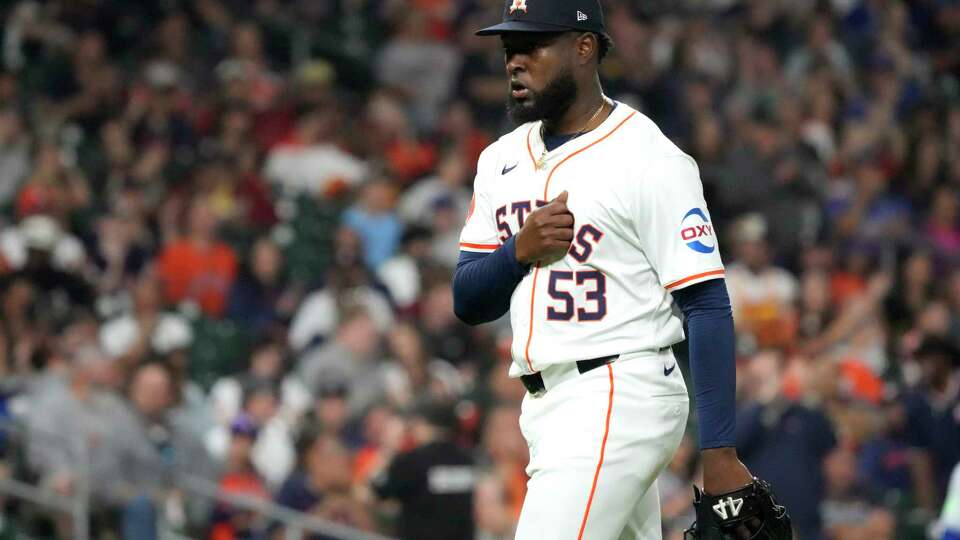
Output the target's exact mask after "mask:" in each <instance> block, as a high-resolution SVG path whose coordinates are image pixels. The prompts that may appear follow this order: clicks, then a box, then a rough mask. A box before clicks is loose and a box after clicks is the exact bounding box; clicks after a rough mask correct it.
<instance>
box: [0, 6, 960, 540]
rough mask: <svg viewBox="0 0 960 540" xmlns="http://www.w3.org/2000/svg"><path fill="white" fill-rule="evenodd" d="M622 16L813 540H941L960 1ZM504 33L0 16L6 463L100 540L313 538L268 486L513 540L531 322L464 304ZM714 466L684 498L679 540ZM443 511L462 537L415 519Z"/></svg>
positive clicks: (471, 19)
mask: <svg viewBox="0 0 960 540" xmlns="http://www.w3.org/2000/svg"><path fill="white" fill-rule="evenodd" d="M529 1H531V2H532V1H535V0H529ZM604 4H605V8H606V15H607V27H608V29H609V31H610V34H611V36H612V38H613V40H614V42H615V43H616V49H615V50H614V51H613V53H612V55H611V56H610V57H609V58H608V59H606V60H605V61H604V63H603V65H602V66H601V68H602V76H603V78H604V85H605V89H606V91H607V93H608V94H609V95H610V96H611V97H613V98H615V99H618V100H620V101H623V102H625V103H629V104H631V105H632V106H634V107H637V108H638V109H640V110H641V111H643V112H644V113H645V114H647V115H648V116H650V117H651V118H653V119H654V121H656V122H657V123H658V125H660V126H661V128H662V129H663V130H664V132H665V133H666V134H667V135H668V136H669V137H670V138H672V139H673V140H674V141H676V142H677V143H678V144H679V145H680V147H681V148H683V149H684V150H685V151H686V152H688V153H690V154H691V155H692V156H694V157H695V158H696V160H697V162H698V163H699V165H700V171H701V175H702V179H703V182H704V186H705V190H706V192H707V200H708V204H709V205H710V209H711V212H712V217H713V220H714V222H715V224H716V227H717V230H718V231H719V233H720V235H721V239H722V241H721V243H722V245H723V248H722V249H723V252H724V255H725V257H726V263H727V283H728V287H729V290H730V295H731V299H732V301H733V307H734V316H735V320H736V324H737V334H738V365H739V369H738V378H739V391H738V396H739V401H738V444H739V451H740V455H741V457H742V459H743V460H744V462H745V463H746V464H747V465H748V466H749V467H750V468H751V469H752V470H753V472H754V473H756V474H757V475H759V476H762V477H764V478H766V479H767V480H769V481H771V482H772V484H773V485H774V488H775V490H776V492H777V493H778V494H779V495H780V499H782V501H783V502H784V503H785V504H787V506H788V507H789V508H790V511H791V513H792V515H793V518H794V522H795V524H796V525H797V527H798V529H799V530H800V532H801V534H802V536H801V537H802V538H804V540H818V539H825V540H826V539H831V540H859V539H864V540H866V539H870V540H884V539H891V540H892V539H894V538H896V539H910V538H922V537H923V535H924V534H926V532H927V531H926V529H927V528H928V527H935V518H936V516H937V514H938V512H939V508H940V505H941V504H942V502H943V500H944V497H945V490H946V486H947V481H948V479H949V478H950V473H951V471H952V469H953V468H954V466H955V465H956V464H957V462H958V461H960V353H958V346H960V1H957V0H742V1H741V0H699V1H692V0H691V1H686V2H684V1H672V2H660V1H652V0H643V1H641V0H607V1H606V2H604ZM501 9H502V3H501V1H500V0H321V1H316V0H249V1H241V0H192V1H186V0H168V1H164V2H128V1H123V0H46V1H41V0H13V1H9V2H4V3H2V4H0V20H2V27H0V38H2V39H0V43H2V49H0V311H2V314H0V377H2V380H0V391H2V399H0V413H2V416H3V418H5V420H4V423H3V424H2V425H3V426H16V425H20V426H26V428H25V432H18V431H15V430H14V428H12V427H4V428H3V430H2V432H3V434H4V435H3V437H2V438H0V443H2V444H0V450H2V456H3V464H2V466H0V475H2V476H3V477H7V478H11V477H12V478H18V479H22V480H26V481H28V482H32V483H35V484H37V485H40V486H43V487H45V488H49V489H52V490H54V491H55V492H57V493H60V494H63V495H75V494H77V493H79V492H81V491H83V492H89V493H91V495H92V499H91V500H92V512H93V514H92V515H93V516H94V520H93V528H94V532H95V533H96V534H98V535H104V534H107V535H108V534H113V535H114V536H116V535H117V534H118V533H119V534H121V535H122V537H123V538H144V539H146V538H152V536H149V535H150V534H152V533H150V532H149V531H150V529H151V528H152V527H154V526H155V523H156V522H157V521H162V522H164V523H167V524H168V525H169V526H170V527H171V528H174V529H178V530H181V531H187V532H189V533H191V534H194V535H196V536H198V537H203V538H210V539H213V540H234V539H235V540H241V539H250V540H259V539H267V538H274V537H276V535H278V534H280V533H282V524H279V523H277V522H273V521H271V520H269V519H266V518H264V517H263V516H262V515H258V514H257V513H256V512H251V511H249V510H247V509H245V508H241V507H239V506H238V505H235V504H232V503H231V500H233V499H231V498H230V497H229V496H230V495H241V496H244V497H246V498H248V499H253V500H262V501H273V502H275V503H276V504H278V505H279V506H282V507H286V508H289V509H292V510H296V511H300V512H305V513H308V514H311V515H314V516H317V517H320V518H324V519H327V520H331V521H334V522H338V523H342V524H345V525H349V526H351V527H355V528H358V529H362V530H367V531H380V532H384V533H388V534H393V535H397V536H402V537H404V538H407V539H413V538H416V539H417V540H427V539H428V538H432V537H436V538H444V539H447V540H452V539H455V538H456V539H459V538H467V537H468V536H467V535H468V534H469V533H466V532H449V531H454V530H461V531H462V530H464V527H466V528H467V529H472V530H474V531H475V533H476V534H475V538H477V539H478V540H508V539H511V538H513V535H512V533H513V527H514V525H515V522H516V518H517V516H518V515H519V510H520V505H521V503H522V500H523V495H524V490H525V481H526V476H525V473H524V467H525V465H526V461H527V448H526V445H525V443H524V441H523V438H522V436H521V434H520V431H519V428H518V426H517V417H518V415H519V402H520V399H521V398H522V396H523V392H524V390H523V387H522V385H520V384H519V383H517V382H516V381H512V380H510V379H508V378H507V375H506V373H507V366H508V364H509V357H508V355H509V347H508V344H509V339H510V336H509V324H507V323H506V322H504V321H501V322H499V323H495V324H492V325H487V326H485V327H480V328H469V327H466V326H465V325H463V324H461V323H460V322H459V321H457V320H456V318H455V316H454V314H453V311H452V295H451V288H450V278H451V272H452V269H453V267H454V266H455V265H456V262H457V257H458V236H459V232H460V227H461V225H462V223H463V218H464V216H465V215H466V212H467V207H468V206H469V201H470V197H471V190H472V185H471V183H472V178H473V174H474V171H475V164H476V160H477V157H478V156H479V153H480V152H481V151H482V149H483V148H484V147H485V146H486V145H487V144H489V143H490V142H491V141H492V140H494V139H495V138H496V137H497V136H499V134H502V133H504V132H505V131H507V130H509V129H510V126H509V124H508V123H507V120H506V118H505V114H504V102H505V99H506V94H507V89H508V88H507V84H506V78H505V75H504V71H503V54H502V50H501V48H500V43H499V41H498V40H496V39H483V38H477V37H475V36H474V35H473V30H475V29H477V28H480V27H481V26H483V25H484V24H487V23H491V22H492V21H494V20H496V19H497V18H498V17H499V16H500V12H501ZM694 420H695V419H692V425H691V433H693V432H694V431H695V430H696V425H695V422H694ZM693 441H695V437H693V436H691V437H688V439H687V440H685V442H684V444H683V446H682V447H681V450H680V451H679V452H678V454H677V456H676V458H675V459H674V461H673V462H672V463H671V464H670V466H669V468H668V470H667V471H666V472H665V473H664V475H663V477H662V478H661V480H660V488H661V499H662V511H663V515H664V531H665V537H666V538H669V539H670V540H676V539H678V538H680V533H681V531H682V529H683V528H684V527H685V526H687V525H689V523H690V522H691V521H692V515H691V506H690V496H691V491H690V487H689V486H690V483H691V482H692V481H695V480H696V479H697V475H698V464H697V451H696V448H695V443H694V442H693ZM445 460H446V461H445ZM441 462H442V463H444V464H445V465H444V468H443V469H442V471H441V472H442V473H443V474H439V475H437V474H432V473H433V472H436V471H435V470H434V471H428V472H429V473H430V474H427V476H428V477H429V479H428V481H426V483H425V484H424V482H421V481H420V480H414V479H413V478H414V477H416V478H420V476H416V475H415V474H414V473H413V472H411V471H414V472H416V471H419V472H417V474H420V475H421V476H422V474H421V473H424V471H425V470H426V468H425V467H427V465H424V464H425V463H426V464H430V463H441ZM464 467H465V469H464ZM197 482H208V483H209V484H210V485H215V486H218V487H219V489H220V491H221V494H222V496H221V497H220V498H215V499H212V500H205V499H204V498H202V497H197V496H195V495H194V494H193V493H194V492H193V491H191V487H190V485H191V483H193V484H195V483H197ZM421 484H424V485H426V488H425V487H424V485H421ZM438 486H439V488H442V489H439V492H442V493H446V494H452V495H462V497H460V496H453V497H452V498H451V497H438V498H431V497H428V496H426V495H425V491H424V490H425V489H426V491H431V489H432V488H437V487H438ZM434 491H436V490H434ZM390 501H393V502H390ZM434 515H436V516H440V517H444V516H445V518H446V519H447V521H456V523H452V522H451V523H448V525H449V526H450V527H454V528H451V529H443V528H442V526H440V525H436V523H437V522H434V525H435V527H434V528H435V531H434V533H433V534H435V535H438V536H424V535H423V534H427V533H420V532H416V531H419V530H420V529H418V528H417V527H418V526H419V525H418V524H417V523H415V521H416V519H415V518H416V516H434ZM2 516H3V518H4V519H2V520H0V521H2V523H0V527H2V528H3V530H4V531H6V530H8V529H10V528H12V527H20V528H22V529H23V530H30V531H33V532H34V533H35V534H39V533H37V532H36V531H38V530H41V531H46V532H45V534H48V535H50V536H57V535H59V536H60V537H69V536H70V533H69V530H70V523H69V521H68V520H66V519H65V517H64V516H62V515H58V514H50V513H43V512H39V511H37V510H36V509H33V508H30V507H28V506H27V505H24V504H22V503H18V502H16V501H13V500H7V501H4V502H3V512H2ZM438 519H439V518H438ZM440 522H443V519H440ZM437 527H439V529H437ZM455 527H461V528H460V529H456V528H455ZM437 530H446V531H448V532H436V531H437ZM318 538H325V537H324V536H318Z"/></svg>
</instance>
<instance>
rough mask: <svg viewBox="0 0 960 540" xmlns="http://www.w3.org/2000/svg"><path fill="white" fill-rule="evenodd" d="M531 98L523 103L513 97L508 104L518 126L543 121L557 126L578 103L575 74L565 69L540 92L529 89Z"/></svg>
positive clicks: (510, 113) (509, 112) (509, 111)
mask: <svg viewBox="0 0 960 540" xmlns="http://www.w3.org/2000/svg"><path fill="white" fill-rule="evenodd" d="M528 92H529V97H528V98H527V99H526V100H524V101H523V102H520V101H517V100H515V99H514V98H513V97H512V96H511V97H510V100H509V101H508V102H507V113H508V114H509V115H510V119H511V120H513V121H514V122H515V123H516V124H517V125H520V124H526V123H527V122H536V121H537V120H543V121H544V122H546V123H548V124H555V123H557V122H558V121H559V120H560V119H561V118H563V115H565V114H567V111H568V110H570V107H572V106H573V104H574V103H576V101H577V95H578V89H577V81H575V80H574V78H573V72H572V71H571V70H570V69H569V68H567V67H564V68H563V69H562V70H561V71H560V73H558V74H557V76H556V77H555V78H554V79H553V80H552V81H550V83H549V84H547V86H546V88H544V89H543V90H541V91H540V92H534V91H533V90H530V89H528Z"/></svg>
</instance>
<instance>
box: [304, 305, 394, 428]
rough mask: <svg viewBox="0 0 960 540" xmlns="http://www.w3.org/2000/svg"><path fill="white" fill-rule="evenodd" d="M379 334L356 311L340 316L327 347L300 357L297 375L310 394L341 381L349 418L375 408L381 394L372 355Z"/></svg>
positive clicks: (368, 316)
mask: <svg viewBox="0 0 960 540" xmlns="http://www.w3.org/2000/svg"><path fill="white" fill-rule="evenodd" d="M379 338H380V336H379V334H378V332H377V328H376V326H375V325H374V322H373V320H372V319H371V317H370V315H368V314H367V312H366V311H365V310H363V308H360V307H356V308H352V309H350V310H348V311H347V312H346V313H344V315H343V320H342V322H341V323H340V325H339V326H338V327H337V331H336V335H335V336H334V337H333V339H331V340H330V342H329V343H327V344H326V345H323V346H322V347H320V348H318V349H316V350H314V351H311V352H308V353H306V354H304V355H302V356H301V357H300V358H299V359H298V360H297V372H298V373H299V374H300V377H301V378H302V379H303V381H304V383H305V384H306V385H307V388H309V389H310V390H311V391H312V392H316V391H317V390H319V388H320V386H321V384H322V383H323V382H324V381H340V382H343V383H345V384H346V385H347V387H348V388H349V395H350V401H349V408H350V414H351V416H353V415H357V414H360V413H361V412H363V410H364V409H365V408H366V407H369V406H370V405H372V404H374V403H375V402H376V401H377V400H378V399H380V396H381V395H382V392H383V381H382V380H381V377H380V376H378V370H377V369H376V368H377V359H376V357H375V354H376V353H377V348H378V346H379Z"/></svg>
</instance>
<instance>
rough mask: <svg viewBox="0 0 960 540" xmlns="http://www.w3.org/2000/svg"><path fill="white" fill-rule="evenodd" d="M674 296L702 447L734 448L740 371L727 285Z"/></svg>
mask: <svg viewBox="0 0 960 540" xmlns="http://www.w3.org/2000/svg"><path fill="white" fill-rule="evenodd" d="M673 298H674V300H675V301H676V302H677V305H678V306H680V310H681V311H683V315H684V318H685V319H686V323H687V335H688V336H689V347H688V349H689V351H690V352H689V354H690V370H691V372H692V373H693V390H694V395H695V396H696V407H697V418H698V420H699V426H700V449H701V450H707V449H710V448H727V447H732V446H735V445H736V434H735V431H736V410H735V399H736V386H737V373H736V359H735V356H734V331H733V312H732V310H731V308H730V297H729V296H728V294H727V284H726V282H725V281H724V280H722V279H714V280H711V281H706V282H704V283H698V284H696V285H691V286H690V287H687V288H685V289H681V290H679V291H675V292H674V293H673Z"/></svg>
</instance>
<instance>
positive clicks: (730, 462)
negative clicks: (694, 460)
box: [700, 448, 753, 495]
mask: <svg viewBox="0 0 960 540" xmlns="http://www.w3.org/2000/svg"><path fill="white" fill-rule="evenodd" d="M700 459H702V460H703V491H705V492H706V493H708V494H710V495H721V494H723V493H727V492H729V491H734V490H736V489H740V488H742V487H744V486H746V485H749V484H750V483H752V482H753V475H752V474H750V471H749V470H747V467H746V466H745V465H744V464H743V463H741V462H740V458H738V457H737V449H736V448H711V449H709V450H704V451H703V452H701V453H700Z"/></svg>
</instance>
